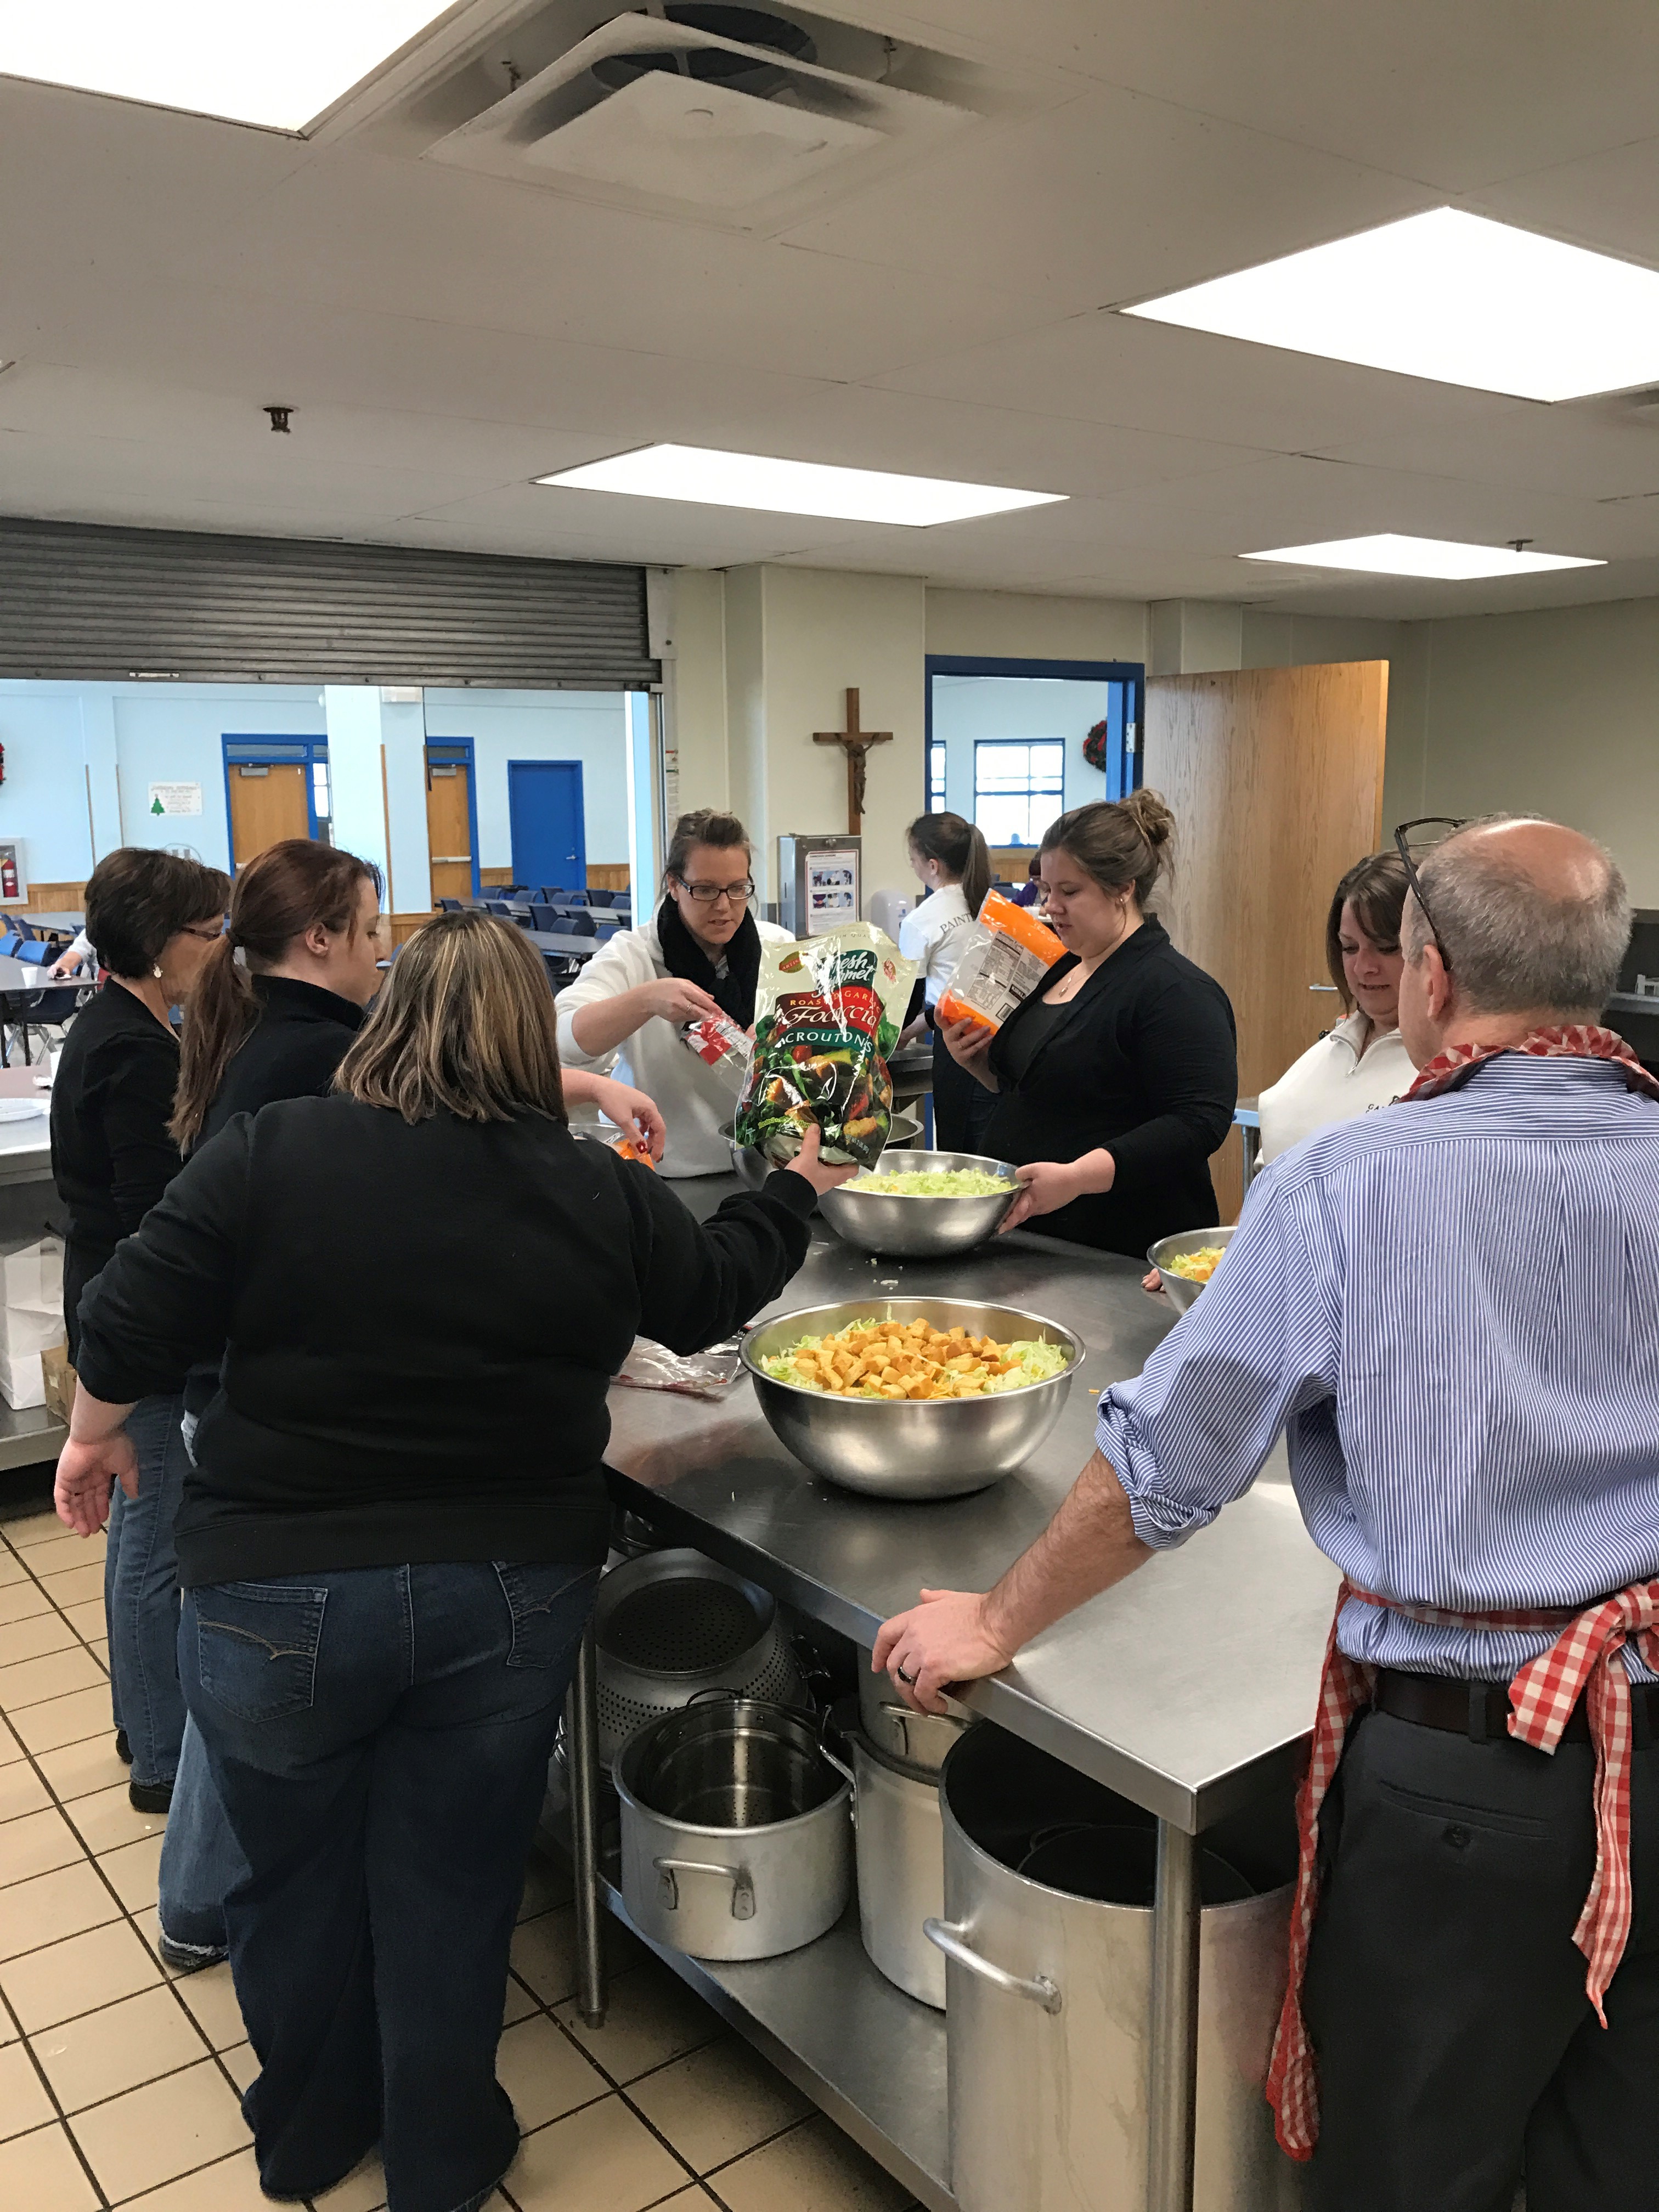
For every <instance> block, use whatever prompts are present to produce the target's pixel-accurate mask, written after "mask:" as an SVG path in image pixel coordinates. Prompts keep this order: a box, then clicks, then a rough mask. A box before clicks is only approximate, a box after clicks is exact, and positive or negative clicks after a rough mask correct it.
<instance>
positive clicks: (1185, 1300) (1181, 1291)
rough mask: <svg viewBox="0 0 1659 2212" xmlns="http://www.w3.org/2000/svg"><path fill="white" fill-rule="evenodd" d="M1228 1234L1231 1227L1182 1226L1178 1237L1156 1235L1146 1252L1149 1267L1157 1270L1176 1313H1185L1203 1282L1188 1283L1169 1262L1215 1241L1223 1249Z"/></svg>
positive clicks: (1228, 1241) (1229, 1239)
mask: <svg viewBox="0 0 1659 2212" xmlns="http://www.w3.org/2000/svg"><path fill="white" fill-rule="evenodd" d="M1232 1237H1233V1232H1232V1231H1231V1229H1183V1230H1182V1231H1181V1232H1180V1234H1179V1235H1178V1236H1176V1237H1159V1238H1158V1242H1157V1243H1156V1244H1154V1245H1153V1247H1152V1250H1151V1251H1150V1252H1149V1253H1148V1254H1147V1255H1146V1257H1147V1260H1148V1261H1149V1262H1150V1263H1151V1264H1152V1266H1153V1267H1156V1268H1157V1269H1158V1280H1159V1281H1160V1282H1161V1283H1162V1284H1163V1285H1164V1296H1165V1297H1167V1298H1168V1299H1169V1301H1170V1304H1171V1305H1172V1306H1173V1307H1174V1308H1175V1310H1176V1312H1177V1313H1185V1312H1186V1310H1187V1309H1188V1306H1189V1305H1191V1304H1192V1303H1193V1301H1194V1298H1195V1297H1197V1296H1198V1294H1199V1292H1200V1291H1201V1290H1202V1289H1203V1287H1204V1285H1203V1284H1202V1283H1194V1282H1189V1281H1188V1279H1187V1277H1186V1276H1185V1275H1176V1274H1172V1273H1170V1261H1171V1260H1177V1259H1179V1258H1180V1257H1181V1256H1182V1254H1183V1253H1187V1252H1206V1251H1208V1250H1209V1249H1210V1248H1211V1246H1212V1245H1215V1244H1219V1245H1222V1246H1223V1247H1224V1248H1225V1246H1226V1245H1228V1244H1231V1242H1232Z"/></svg>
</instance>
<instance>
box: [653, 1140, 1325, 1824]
mask: <svg viewBox="0 0 1659 2212" xmlns="http://www.w3.org/2000/svg"><path fill="white" fill-rule="evenodd" d="M677 1188H678V1193H679V1195H680V1196H681V1197H682V1198H684V1200H686V1202H687V1203H688V1204H689V1205H690V1206H692V1207H693V1209H694V1211H696V1212H698V1213H699V1214H704V1215H706V1214H708V1213H709V1212H713V1210H714V1206H717V1205H718V1204H719V1202H720V1200H721V1199H722V1198H723V1197H725V1196H726V1195H727V1194H728V1193H729V1192H730V1191H732V1190H733V1189H735V1188H737V1186H736V1184H735V1182H732V1181H731V1180H730V1179H728V1178H726V1177H724V1176H719V1177H714V1176H711V1177H706V1178H699V1179H697V1180H696V1181H695V1182H681V1183H679V1184H678V1185H677ZM1141 1272H1142V1271H1141V1270H1140V1269H1139V1267H1136V1266H1135V1264H1134V1263H1133V1261H1128V1260H1125V1259H1120V1258H1117V1257H1115V1256H1114V1255H1109V1254H1101V1253H1097V1252H1091V1251H1086V1250H1085V1249H1082V1248H1081V1247H1079V1246H1076V1245H1068V1244H1061V1243H1058V1242H1057V1241H1055V1240H1054V1239H1053V1238H1048V1237H1036V1236H1031V1235H1028V1234H1024V1233H1016V1234H1015V1235H1014V1236H1012V1237H1000V1238H998V1239H996V1240H994V1243H992V1244H991V1245H989V1246H986V1247H981V1249H979V1250H978V1251H976V1252H972V1253H969V1254H968V1255H966V1256H965V1257H964V1258H963V1259H961V1260H957V1261H944V1262H923V1261H902V1262H899V1261H889V1260H881V1261H872V1260H871V1259H869V1258H868V1257H866V1255H863V1254H860V1253H857V1252H854V1251H853V1250H852V1249H851V1248H850V1247H849V1246H848V1245H845V1244H842V1243H841V1242H840V1240H839V1239H838V1238H836V1237H835V1235H834V1234H833V1232H832V1231H830V1230H829V1229H828V1227H827V1226H825V1225H823V1224H821V1223H818V1224H815V1225H814V1231H813V1245H812V1250H811V1255H810V1256H809V1258H808V1260H807V1262H806V1265H805V1267H803V1269H802V1270H801V1272H800V1273H799V1275H797V1276H796V1278H795V1279H794V1280H793V1283H791V1284H790V1285H789V1287H788V1289H787V1291H786V1292H785V1294H784V1296H783V1297H782V1298H781V1300H779V1302H778V1304H776V1305H775V1307H772V1308H769V1309H768V1311H769V1312H787V1311H788V1310H791V1309H792V1308H794V1307H799V1306H810V1305H816V1304H821V1303H824V1302H827V1301H829V1300H830V1299H835V1298H843V1297H853V1296H854V1295H856V1293H857V1291H858V1289H859V1286H860V1285H870V1286H871V1288H872V1291H874V1290H875V1289H876V1287H877V1286H878V1285H879V1286H880V1295H882V1296H884V1297H901V1298H902V1297H903V1296H904V1294H905V1293H906V1292H907V1291H912V1292H914V1293H915V1295H916V1296H918V1297H921V1296H926V1295H930V1294H931V1295H933V1296H939V1297H958V1296H974V1297H981V1296H990V1297H994V1298H996V1299H998V1300H1000V1301H1001V1302H1003V1303H1006V1304H1010V1305H1018V1306H1024V1307H1025V1308H1027V1309H1029V1310H1031V1311H1033V1312H1036V1313H1039V1314H1043V1315H1046V1316H1049V1317H1051V1318H1052V1319H1054V1320H1055V1321H1059V1322H1064V1323H1065V1325H1066V1327H1067V1328H1071V1329H1073V1330H1074V1331H1076V1333H1077V1334H1079V1336H1080V1337H1082V1339H1083V1340H1084V1341H1085V1344H1086V1346H1087V1347H1088V1357H1087V1358H1086V1360H1085V1365H1084V1369H1083V1371H1082V1373H1081V1375H1080V1376H1079V1378H1078V1381H1077V1383H1075V1384H1074V1385H1073V1389H1072V1393H1071V1395H1070V1398H1069V1399H1068V1401H1067V1402H1066V1410H1065V1412H1064V1413H1063V1414H1062V1415H1061V1417H1060V1422H1059V1424H1058V1425H1057V1426H1056V1428H1055V1429H1054V1433H1053V1434H1052V1435H1051V1436H1050V1437H1049V1438H1048V1442H1047V1443H1045V1444H1044V1445H1043V1446H1042V1448H1041V1449H1040V1450H1039V1451H1038V1452H1037V1453H1036V1455H1035V1456H1034V1457H1033V1459H1032V1460H1031V1461H1030V1462H1028V1463H1027V1464H1026V1466H1025V1467H1024V1468H1021V1469H1020V1470H1019V1472H1018V1474H1014V1475H1012V1476H1009V1477H1008V1478H1006V1480H1003V1481H1001V1482H1000V1483H997V1484H995V1485H994V1486H993V1487H991V1488H990V1489H988V1490H985V1491H981V1492H978V1493H977V1494H976V1495H975V1496H973V1497H970V1498H957V1499H953V1500H948V1501H945V1502H943V1503H938V1504H897V1503H890V1502H887V1501H884V1500H882V1499H878V1498H864V1497H856V1496H854V1495H853V1494H851V1493H850V1492H843V1491H839V1490H836V1489H835V1488H834V1487H833V1486H830V1485H829V1484H827V1483H823V1482H820V1481H818V1480H815V1479H814V1478H813V1477H812V1476H811V1475H810V1474H808V1473H807V1471H806V1470H805V1468H803V1467H801V1466H800V1465H799V1462H796V1461H795V1460H793V1458H791V1457H790V1456H789V1455H788V1454H787V1453H786V1452H785V1451H784V1449H783V1448H782V1446H781V1445H780V1444H779V1443H777V1442H776V1440H775V1438H774V1437H773V1435H772V1432H771V1431H770V1430H769V1428H768V1427H767V1425H766V1423H765V1421H764V1420H763V1418H762V1416H761V1413H760V1411H759V1409H758V1407H757V1406H756V1404H755V1401H754V1396H753V1393H752V1390H751V1389H750V1385H749V1384H748V1383H747V1382H746V1381H744V1382H741V1383H738V1384H736V1385H735V1386H734V1387H733V1388H732V1390H731V1392H730V1393H729V1394H728V1395H727V1397H726V1401H725V1402H724V1403H722V1404H720V1405H714V1404H709V1403H706V1402H703V1401H698V1400H695V1399H690V1398H685V1397H681V1396H676V1395H667V1394H659V1393H656V1392H651V1391H641V1390H627V1389H617V1390H613V1391H612V1393H611V1419H612V1423H613V1429H612V1437H611V1449H610V1453H609V1458H610V1461H611V1465H612V1466H613V1467H614V1468H617V1470H618V1472H619V1473H620V1474H623V1476H624V1477H625V1478H626V1486H627V1487H628V1488H629V1489H630V1490H631V1491H632V1492H634V1493H635V1500H636V1502H637V1503H638V1504H640V1505H641V1508H642V1509H643V1510H645V1511H646V1512H647V1515H648V1516H649V1517H651V1518H652V1519H653V1521H655V1522H657V1523H658V1524H659V1526H662V1527H664V1528H669V1529H671V1530H672V1531H673V1533H674V1534H676V1535H677V1536H678V1537H680V1538H682V1539H683V1540H684V1541H686V1542H688V1543H692V1544H696V1545H697V1546H699V1547H701V1548H702V1550H704V1551H706V1552H708V1553H710V1554H712V1555H713V1556H714V1558H716V1559H722V1560H724V1561H725V1562H726V1565H730V1566H733V1567H736V1568H738V1569H740V1570H741V1571H743V1572H744V1573H746V1574H749V1575H751V1576H752V1577H754V1578H755V1579H756V1580H757V1582H760V1583H763V1584H764V1585H766V1587H768V1588H769V1589H772V1590H774V1591H775V1593H776V1594H777V1595H779V1596H781V1597H782V1598H784V1599H786V1600H787V1601H788V1602H789V1603H791V1604H793V1605H794V1606H796V1607H799V1609H800V1610H801V1611H803V1612H805V1613H808V1614H809V1615H811V1617H812V1618H813V1619H814V1620H821V1621H823V1622H824V1623H826V1624H827V1625H828V1626H830V1627H832V1628H836V1629H838V1630H840V1631H841V1632H842V1633H844V1634H846V1635H848V1636H851V1637H853V1638H855V1639H856V1640H857V1641H858V1642H860V1643H861V1644H866V1645H868V1644H872V1642H873V1641H874V1638H875V1632H876V1630H877V1628H878V1626H879V1625H880V1623H881V1622H882V1621H883V1620H884V1619H886V1617H887V1616H888V1615H889V1614H890V1613H895V1612H897V1611H899V1610H901V1609H902V1607H905V1606H907V1605H909V1604H912V1603H914V1601H915V1596H916V1593H917V1591H918V1589H920V1588H921V1585H922V1584H923V1583H927V1584H928V1585H929V1586H931V1587H933V1588H939V1587H945V1588H951V1589H985V1588H987V1586H988V1585H989V1583H991V1582H993V1581H994V1579H995V1577H997V1575H998V1574H1000V1572H1001V1571H1002V1569H1003V1568H1004V1567H1006V1565H1008V1563H1009V1561H1010V1560H1011V1559H1013V1558H1014V1557H1015V1556H1016V1554H1017V1553H1019V1552H1020V1551H1021V1550H1022V1549H1023V1548H1024V1546H1025V1545H1027V1544H1028V1543H1030V1541H1031V1539H1032V1538H1033V1537H1034V1536H1036V1534H1037V1533H1038V1531H1039V1530H1040V1529H1041V1528H1042V1527H1043V1525H1044V1524H1045V1522H1047V1521H1048V1517H1049V1516H1050V1515H1051V1514H1052V1513H1053V1511H1054V1508H1055V1506H1056V1505H1057V1504H1059V1502H1060V1498H1062V1497H1063V1496H1064V1494H1065V1492H1066V1489H1067V1487H1068V1486H1070V1484H1071V1483H1072V1481H1073V1479H1074V1478H1075V1476H1076V1474H1077V1473H1078V1470H1079V1468H1081V1467H1082V1465H1083V1463H1084V1462H1085V1460H1086V1459H1087V1458H1088V1456H1089V1454H1090V1452H1091V1449H1092V1447H1093V1437H1092V1431H1093V1422H1094V1409H1095V1401H1096V1396H1097V1394H1098V1393H1099V1391H1100V1390H1101V1389H1104V1388H1105V1387H1107V1386H1108V1385H1109V1384H1110V1383H1115V1382H1120V1381H1121V1380H1123V1379H1124V1378H1125V1377H1127V1376H1132V1375H1134V1374H1137V1373H1138V1372H1139V1370H1140V1368H1141V1366H1142V1365H1143V1364H1145V1362H1146V1358H1147V1356H1148V1355H1149V1354H1150V1352H1152V1348H1153V1346H1155V1345H1156V1344H1157V1343H1158V1340H1159V1339H1160V1338H1161V1337H1162V1336H1163V1335H1164V1333H1165V1331H1166V1330H1167V1328H1169V1327H1170V1325H1171V1322H1172V1319H1173V1316H1170V1314H1169V1312H1168V1310H1167V1309H1161V1308H1160V1304H1159V1303H1158V1301H1156V1300H1154V1299H1152V1298H1149V1297H1147V1296H1146V1293H1145V1292H1144V1291H1142V1290H1141V1288H1140V1275H1141ZM890 1286H896V1287H890ZM1336 1584H1337V1573H1336V1570H1335V1569H1334V1567H1333V1566H1332V1565H1330V1564H1329V1562H1328V1560H1326V1559H1324V1558H1323V1557H1322V1555H1321V1554H1320V1553H1318V1552H1316V1550H1315V1548H1314V1547H1313V1545H1312V1544H1311V1543H1310V1541H1309V1539H1308V1537H1307V1534H1306V1533H1305V1532H1304V1528H1303V1526H1302V1521H1301V1516H1300V1515H1299V1514H1298V1512H1297V1506H1296V1500H1295V1498H1294V1496H1293V1495H1292V1493H1291V1488H1290V1485H1289V1481H1288V1479H1287V1476H1286V1474H1285V1462H1284V1459H1283V1456H1282V1453H1281V1454H1279V1455H1276V1456H1275V1460H1274V1461H1273V1462H1269V1465H1268V1468H1267V1470H1266V1471H1265V1473H1264V1474H1263V1475H1262V1477H1261V1480H1259V1481H1258V1482H1257V1484H1256V1486H1255V1490H1254V1491H1253V1492H1251V1493H1250V1494H1249V1496H1248V1497H1247V1498H1243V1499H1241V1500H1240V1501H1239V1503H1238V1504H1236V1505H1234V1506H1231V1507H1230V1508H1229V1510H1227V1511H1226V1512H1225V1514H1224V1515H1223V1516H1221V1518H1220V1520H1219V1521H1218V1522H1217V1523H1216V1524H1215V1526H1214V1527H1213V1528H1209V1529H1206V1530H1203V1531H1201V1532H1200V1534H1198V1535H1197V1536H1196V1537H1195V1538H1194V1539H1193V1540H1192V1541H1191V1542H1190V1543H1188V1545H1186V1546H1184V1547H1182V1549H1181V1550H1179V1551H1176V1552H1172V1553H1163V1554H1161V1555H1160V1556H1159V1557H1158V1558H1157V1559H1152V1560H1151V1561H1149V1562H1148V1563H1147V1565H1146V1566H1145V1567H1143V1568H1142V1569H1141V1570H1140V1571H1139V1573H1138V1574H1136V1575H1135V1576H1134V1577H1133V1578H1132V1579H1131V1580H1130V1581H1129V1582H1127V1583H1124V1584H1122V1585H1121V1587H1120V1588H1119V1589H1115V1590H1109V1591H1108V1592H1107V1593H1106V1594H1105V1595H1103V1596H1102V1597H1099V1598H1097V1599H1096V1600H1095V1601H1093V1602H1092V1603H1091V1604H1090V1605H1088V1606H1085V1607H1083V1608H1082V1609H1081V1610H1080V1611H1079V1612H1078V1613H1073V1615H1072V1616H1071V1617H1070V1619H1068V1620H1063V1621H1060V1622H1059V1623H1058V1624H1057V1625H1056V1626H1054V1628H1052V1629H1051V1630H1049V1631H1048V1633H1047V1634H1046V1635H1044V1636H1042V1637H1039V1638H1037V1639H1036V1642H1035V1643H1034V1644H1031V1645H1030V1646H1029V1647H1028V1649H1027V1650H1025V1651H1024V1653H1023V1654H1022V1655H1021V1656H1020V1658H1019V1660H1018V1662H1017V1663H1016V1664H1015V1666H1014V1667H1013V1668H1011V1669H1010V1670H1009V1671H1008V1673H1007V1674H1006V1675H1004V1676H1002V1677H1000V1678H999V1679H997V1680H994V1681H991V1682H987V1683H982V1684H980V1685H978V1686H976V1687H975V1688H974V1689H973V1690H972V1691H970V1692H969V1693H968V1696H967V1699H966V1703H967V1704H968V1705H969V1706H971V1708H972V1709H973V1710H975V1711H980V1712H983V1713H985V1714H987V1716H988V1717H990V1718H992V1719H994V1720H995V1721H997V1722H999V1723H1000V1724H1001V1725H1002V1726H1003V1727H1005V1728H1007V1729H1012V1731H1013V1732H1014V1733H1015V1734H1016V1735H1022V1736H1024V1737H1025V1738H1027V1739H1028V1740H1029V1741H1031V1742H1033V1743H1036V1744H1038V1745H1040V1746H1041V1747H1042V1748H1043V1749H1045V1750H1047V1751H1049V1752H1052V1753H1054V1755H1055V1756H1056V1757H1058V1758H1060V1759H1064V1760H1066V1763H1067V1764H1068V1765H1073V1766H1076V1767H1078V1768H1079V1769H1081V1770H1082V1771H1084V1772H1085V1773H1088V1774H1091V1775H1093V1776H1095V1777H1096V1778H1097V1779H1098V1780H1100V1781H1102V1782H1104V1783H1106V1784H1109V1786H1110V1787H1111V1788H1113V1789H1115V1790H1121V1791H1122V1793H1123V1794H1124V1795H1125V1796H1127V1797H1131V1798H1133V1800H1134V1801H1135V1802H1137V1803H1139V1804H1141V1805H1144V1806H1146V1808H1147V1809H1148V1810H1149V1811H1151V1812H1152V1813H1154V1814H1157V1815H1158V1818H1159V1819H1160V1820H1167V1821H1169V1822H1170V1823H1171V1825H1173V1826H1176V1827H1177V1828H1180V1829H1182V1830H1184V1831H1185V1832H1188V1833H1189V1834H1190V1833H1192V1832H1195V1831H1196V1830H1199V1829H1201V1828H1203V1827H1206V1826H1208V1825H1209V1823H1210V1822H1211V1821H1212V1820H1218V1819H1219V1818H1220V1817H1221V1816H1222V1815H1223V1814H1225V1812H1227V1811H1228V1810H1229V1809H1230V1808H1231V1807H1232V1806H1233V1805H1235V1804H1237V1803H1238V1802H1241V1801H1242V1800H1243V1798H1244V1797H1246V1796H1250V1795H1252V1794H1254V1792H1255V1790H1257V1789H1259V1788H1261V1787H1262V1786H1263V1785H1264V1784H1267V1782H1268V1781H1270V1780H1271V1779H1272V1778H1273V1777H1274V1776H1275V1775H1276V1774H1279V1773H1282V1772H1283V1771H1285V1770H1286V1769H1287V1767H1288V1765H1289V1762H1290V1760H1291V1757H1292V1755H1293V1753H1294V1749H1295V1747H1296V1745H1297V1741H1298V1740H1299V1739H1300V1738H1301V1737H1303V1736H1304V1735H1306V1733H1307V1732H1308V1730H1309V1729H1310V1726H1311V1724H1312V1720H1313V1714H1314V1706H1315V1700H1316V1692H1317V1686H1318V1679H1319V1668H1320V1662H1321V1660H1322V1657H1323V1655H1324V1650H1325V1640H1326V1636H1327V1633H1328V1630H1329V1627H1330V1619H1331V1609H1332V1606H1333V1604H1334V1596H1335V1590H1336Z"/></svg>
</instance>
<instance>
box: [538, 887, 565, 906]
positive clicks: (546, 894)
mask: <svg viewBox="0 0 1659 2212" xmlns="http://www.w3.org/2000/svg"><path fill="white" fill-rule="evenodd" d="M536 896H537V897H538V898H539V899H545V900H546V901H547V902H548V904H549V905H550V906H551V905H553V904H555V903H556V902H557V901H558V900H560V899H568V897H569V896H570V894H569V892H568V891H567V890H561V889H560V888H559V886H558V884H543V885H542V887H541V889H540V890H538V892H537V894H536Z"/></svg>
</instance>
